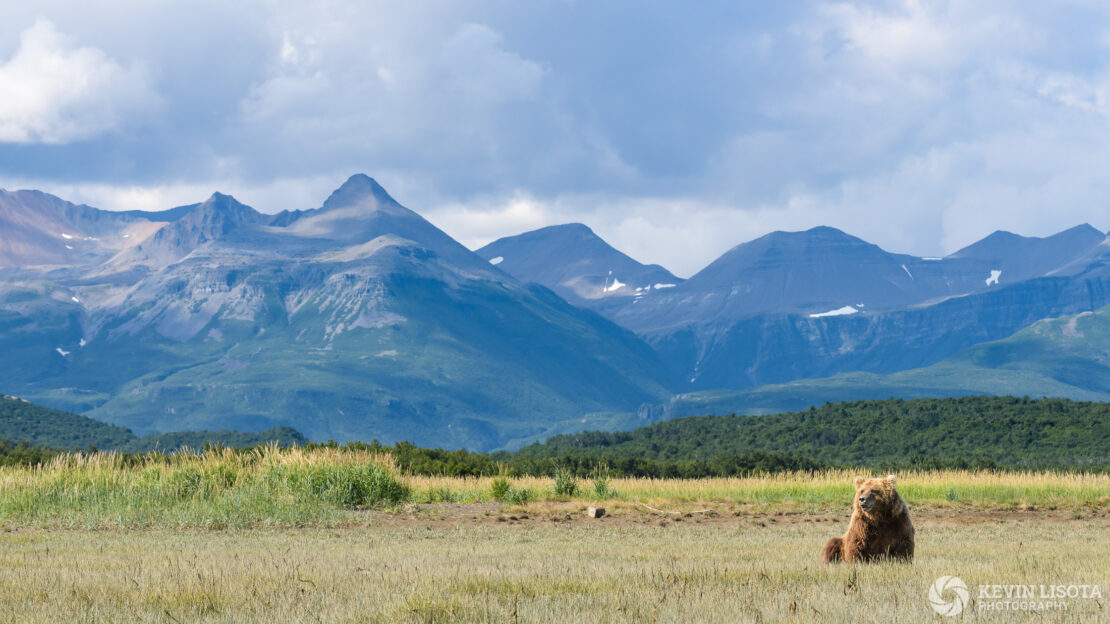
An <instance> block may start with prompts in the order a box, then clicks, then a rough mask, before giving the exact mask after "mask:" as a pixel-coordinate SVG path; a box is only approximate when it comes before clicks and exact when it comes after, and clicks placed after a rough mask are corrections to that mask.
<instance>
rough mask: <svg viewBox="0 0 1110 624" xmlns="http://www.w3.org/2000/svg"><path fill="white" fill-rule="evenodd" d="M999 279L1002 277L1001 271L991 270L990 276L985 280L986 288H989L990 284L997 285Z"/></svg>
mask: <svg viewBox="0 0 1110 624" xmlns="http://www.w3.org/2000/svg"><path fill="white" fill-rule="evenodd" d="M999 277H1002V271H999V270H997V269H991V276H990V277H988V278H987V286H990V285H991V284H997V283H998V278H999Z"/></svg>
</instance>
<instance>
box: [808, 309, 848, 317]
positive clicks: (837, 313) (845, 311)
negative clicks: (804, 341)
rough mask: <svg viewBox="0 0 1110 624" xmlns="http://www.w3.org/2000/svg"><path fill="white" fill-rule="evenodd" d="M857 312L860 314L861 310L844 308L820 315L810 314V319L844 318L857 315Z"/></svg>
mask: <svg viewBox="0 0 1110 624" xmlns="http://www.w3.org/2000/svg"><path fill="white" fill-rule="evenodd" d="M857 312H859V310H857V309H855V308H854V307H852V306H844V307H843V308H837V309H835V310H829V311H828V312H820V313H818V314H810V315H809V318H821V317H824V316H844V315H846V314H855V313H857Z"/></svg>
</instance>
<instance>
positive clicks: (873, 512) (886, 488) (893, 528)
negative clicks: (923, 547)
mask: <svg viewBox="0 0 1110 624" xmlns="http://www.w3.org/2000/svg"><path fill="white" fill-rule="evenodd" d="M855 485H856V500H855V511H853V512H852V519H851V520H849V521H848V532H847V533H845V534H844V537H834V538H832V539H830V540H829V541H828V543H827V544H825V550H824V551H822V552H821V561H823V562H825V563H829V562H833V561H847V562H849V563H851V562H854V561H862V562H867V561H873V560H875V559H880V558H890V559H903V560H905V561H912V560H913V523H912V522H910V510H909V508H908V507H906V503H905V501H903V500H902V497H901V496H899V495H898V492H897V491H896V490H895V489H894V475H890V476H889V477H887V478H885V479H864V478H863V477H856V480H855Z"/></svg>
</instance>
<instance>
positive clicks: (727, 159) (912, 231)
mask: <svg viewBox="0 0 1110 624" xmlns="http://www.w3.org/2000/svg"><path fill="white" fill-rule="evenodd" d="M95 5H96V6H85V5H82V4H80V3H73V2H50V1H49V0H47V1H44V2H40V3H35V4H34V6H31V3H25V5H17V6H14V7H7V8H6V9H5V20H4V21H3V23H2V24H0V85H2V86H3V88H4V89H5V91H6V92H9V93H15V94H17V95H18V96H19V97H14V98H11V97H9V98H6V99H5V101H4V102H0V186H4V187H7V188H12V187H16V186H30V185H33V186H36V187H39V188H42V189H43V190H46V191H49V192H55V193H57V194H59V195H62V196H65V197H66V198H68V199H72V200H76V201H87V202H89V203H93V204H95V205H100V206H102V207H105V208H133V207H147V208H160V207H165V204H169V203H175V202H176V203H186V202H189V201H197V200H198V199H200V198H203V197H204V196H206V195H207V194H208V193H210V192H211V191H212V190H215V189H217V188H218V189H220V190H223V191H225V192H230V193H234V194H235V195H236V196H237V197H240V198H241V199H243V200H244V201H247V202H248V203H252V204H254V205H255V206H256V207H258V208H259V209H261V210H266V211H277V210H280V209H285V208H304V207H310V206H312V205H317V204H318V203H319V202H320V201H321V199H322V197H323V196H324V194H326V193H327V192H328V190H330V189H331V188H333V187H334V186H336V185H338V183H339V182H341V181H342V180H343V179H345V177H346V176H347V175H349V174H350V173H353V172H355V171H364V172H366V173H369V174H370V175H373V176H375V177H377V178H378V179H379V180H380V181H381V182H382V183H383V184H385V185H386V186H387V188H389V189H390V191H391V192H393V194H394V195H396V196H397V197H398V198H399V199H401V200H402V201H403V202H404V203H406V204H407V205H409V206H410V207H412V208H414V209H416V210H418V211H420V212H422V213H423V214H425V215H426V216H428V217H429V218H430V219H432V221H433V222H435V223H436V224H437V225H440V226H441V227H443V228H444V229H445V230H447V232H448V233H449V234H452V235H453V236H456V237H457V238H459V239H460V240H462V241H463V242H464V243H467V244H470V245H478V244H482V243H485V242H488V241H489V240H491V239H493V238H496V237H498V236H502V235H507V234H514V233H518V232H520V231H522V230H524V229H530V228H534V227H540V226H543V225H548V224H552V223H558V222H564V221H568V220H578V221H583V222H585V223H587V224H589V225H591V226H592V227H594V229H595V230H596V231H598V233H599V234H601V235H602V236H603V237H605V238H607V239H608V240H610V241H611V242H613V243H614V244H615V245H616V246H618V247H619V248H621V249H622V250H624V251H626V252H628V253H630V254H632V255H633V256H635V257H637V258H638V259H640V260H642V261H646V262H659V263H661V264H664V265H665V266H667V267H669V268H671V269H672V270H674V271H676V272H677V273H679V274H683V275H688V274H690V273H692V272H694V271H696V270H697V269H699V268H700V267H701V266H703V265H704V264H706V263H707V262H708V261H710V260H711V259H712V258H713V257H715V256H716V255H718V254H719V253H721V252H723V251H724V250H726V249H728V248H729V247H731V246H732V245H735V244H737V243H739V242H742V241H744V240H748V239H751V238H754V237H756V236H759V235H761V234H764V233H766V232H768V231H771V230H774V229H803V228H809V227H812V226H816V225H832V226H836V227H840V228H842V229H845V230H847V231H849V232H851V233H853V234H856V235H858V236H861V237H864V238H866V239H868V240H871V241H873V242H876V243H878V244H880V245H882V246H884V247H886V248H888V249H890V250H892V251H900V252H909V253H918V254H922V255H936V254H940V253H944V252H948V251H952V250H954V249H955V248H958V247H959V246H961V245H963V244H967V243H969V242H971V241H973V240H975V239H977V238H980V237H982V236H984V235H986V234H988V233H990V232H991V231H993V230H995V229H1009V230H1012V231H1016V232H1018V233H1022V234H1029V235H1043V234H1048V233H1051V232H1054V231H1057V230H1060V229H1063V228H1065V227H1069V226H1071V225H1075V224H1077V223H1081V222H1084V221H1087V222H1091V223H1092V224H1093V225H1095V226H1096V227H1106V226H1107V224H1108V223H1110V219H1108V218H1107V217H1108V216H1110V215H1108V212H1110V188H1108V184H1107V183H1106V182H1105V181H1104V179H1103V178H1104V177H1105V176H1104V173H1103V172H1104V171H1105V170H1106V166H1107V164H1108V162H1110V160H1108V156H1110V154H1108V151H1110V147H1108V146H1110V126H1108V123H1107V122H1108V113H1110V71H1108V70H1110V67H1108V62H1107V60H1108V59H1110V54H1108V52H1110V20H1108V19H1107V18H1108V15H1107V12H1108V11H1107V9H1104V8H1103V7H1102V5H1100V4H1098V3H1082V2H1080V3H1065V4H1057V3H1051V4H1050V3H1041V2H1017V3H1014V2H989V1H986V2H976V3H965V2H927V1H923V0H922V1H913V0H904V1H890V2H801V3H736V2H704V3H696V4H689V3H677V2H565V1H554V0H553V1H550V2H542V1H541V2H532V3H500V2H409V3H386V2H354V1H349V2H343V1H330V2H320V3H296V2H283V1H266V2H264V1H261V0H248V1H245V2H241V3H225V2H189V3H185V2H180V3H149V2H134V1H129V2H125V1H120V0H106V1H105V2H103V3H95Z"/></svg>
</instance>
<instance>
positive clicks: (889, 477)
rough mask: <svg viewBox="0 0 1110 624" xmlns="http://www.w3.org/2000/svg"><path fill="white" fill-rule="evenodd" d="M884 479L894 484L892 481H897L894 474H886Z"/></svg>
mask: <svg viewBox="0 0 1110 624" xmlns="http://www.w3.org/2000/svg"><path fill="white" fill-rule="evenodd" d="M886 480H887V481H890V484H891V485H894V482H895V481H897V479H896V478H895V477H894V475H887V476H886Z"/></svg>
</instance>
